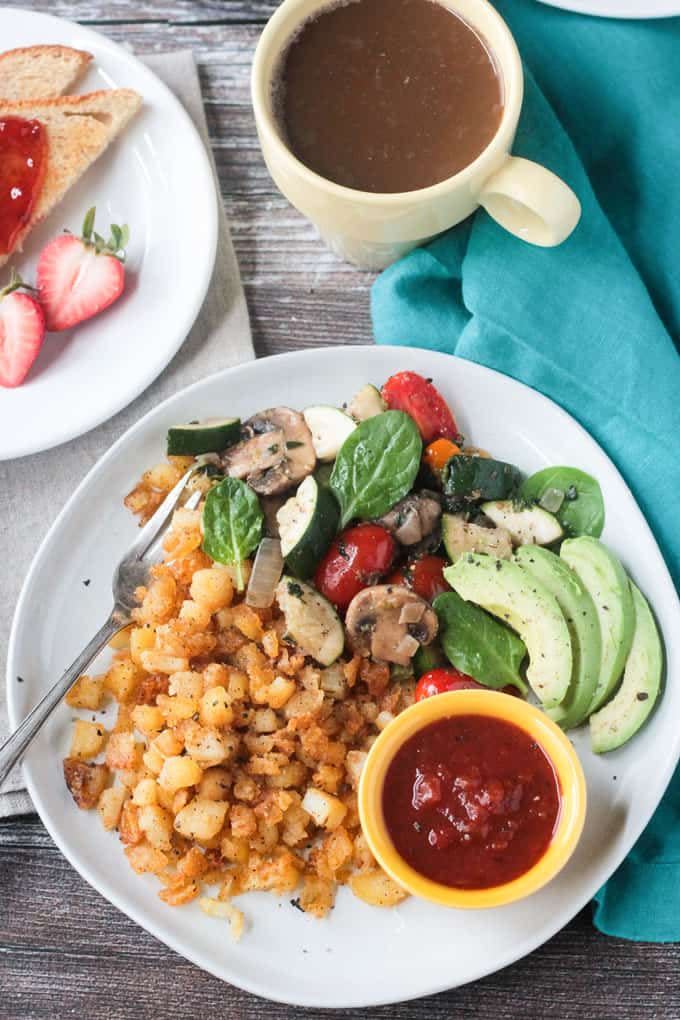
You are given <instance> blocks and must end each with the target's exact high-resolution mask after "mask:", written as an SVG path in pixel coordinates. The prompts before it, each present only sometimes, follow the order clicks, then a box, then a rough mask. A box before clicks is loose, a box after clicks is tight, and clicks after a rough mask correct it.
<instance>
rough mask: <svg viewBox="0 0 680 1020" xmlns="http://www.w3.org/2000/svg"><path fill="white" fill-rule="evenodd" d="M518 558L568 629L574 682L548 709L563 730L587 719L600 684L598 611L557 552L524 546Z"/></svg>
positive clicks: (577, 578) (518, 552)
mask: <svg viewBox="0 0 680 1020" xmlns="http://www.w3.org/2000/svg"><path fill="white" fill-rule="evenodd" d="M515 560H516V561H517V563H519V564H520V566H522V567H524V569H525V570H526V571H528V572H529V573H530V574H531V576H532V577H535V578H536V580H537V581H540V582H541V584H542V585H544V587H546V588H547V589H548V591H549V592H550V594H551V595H553V596H554V597H555V599H556V600H557V604H558V606H559V607H560V609H561V610H562V613H563V615H564V619H565V620H566V623H567V627H568V628H569V636H570V638H571V650H572V654H573V664H572V677H571V684H570V685H569V690H568V691H567V696H566V698H565V699H564V701H563V702H562V704H561V705H558V706H557V708H553V709H551V710H550V711H549V712H548V715H549V716H550V718H551V719H554V720H555V722H556V723H559V725H560V726H561V727H562V729H564V730H569V729H571V728H572V727H574V726H578V725H579V724H580V723H582V722H583V720H584V719H585V718H586V716H587V714H588V711H589V709H590V703H591V701H592V700H593V695H594V693H595V688H596V687H597V680H598V677H599V674H600V651H601V641H600V624H599V622H598V619H597V610H596V609H595V604H594V602H593V600H592V599H591V597H590V595H589V594H588V592H587V591H586V589H585V588H584V587H583V584H582V582H581V581H580V579H579V577H578V575H577V574H576V573H575V572H574V571H573V570H572V569H571V568H570V567H568V566H567V564H566V563H565V562H564V560H561V559H560V557H559V556H557V555H556V553H553V552H550V550H549V549H540V548H538V547H537V546H533V545H525V546H523V547H522V548H521V549H518V550H517V552H516V553H515Z"/></svg>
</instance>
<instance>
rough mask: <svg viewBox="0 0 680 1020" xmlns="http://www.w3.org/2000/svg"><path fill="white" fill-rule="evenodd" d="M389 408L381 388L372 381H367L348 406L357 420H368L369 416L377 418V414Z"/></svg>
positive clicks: (348, 409)
mask: <svg viewBox="0 0 680 1020" xmlns="http://www.w3.org/2000/svg"><path fill="white" fill-rule="evenodd" d="M386 410H387V404H386V403H385V401H384V400H383V398H382V396H381V395H380V390H379V389H378V388H377V386H374V385H373V384H372V383H366V385H365V386H362V387H361V389H360V390H359V392H358V393H356V394H355V395H354V396H353V397H352V399H351V401H350V404H349V407H348V408H347V413H348V414H351V416H352V417H353V418H354V420H355V421H366V419H367V418H375V416H376V414H382V413H383V411H386Z"/></svg>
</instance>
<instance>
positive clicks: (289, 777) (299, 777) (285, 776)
mask: <svg viewBox="0 0 680 1020" xmlns="http://www.w3.org/2000/svg"><path fill="white" fill-rule="evenodd" d="M306 778H307V766H306V765H305V764H304V763H303V762H301V761H291V762H289V763H288V764H287V765H284V766H283V768H282V769H281V771H280V772H279V774H278V775H277V776H267V785H268V786H273V787H275V788H277V789H282V790H286V789H289V788H290V787H294V786H301V785H302V784H303V783H304V781H305V779H306Z"/></svg>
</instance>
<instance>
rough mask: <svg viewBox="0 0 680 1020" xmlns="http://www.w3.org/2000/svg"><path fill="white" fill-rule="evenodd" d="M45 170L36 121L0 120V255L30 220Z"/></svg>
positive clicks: (41, 134)
mask: <svg viewBox="0 0 680 1020" xmlns="http://www.w3.org/2000/svg"><path fill="white" fill-rule="evenodd" d="M46 167H47V135H46V132H45V129H44V127H43V126H42V124H41V123H40V122H39V121H37V120H25V119H24V118H23V117H0V255H6V254H7V253H8V252H11V251H12V249H13V248H14V244H15V241H16V239H17V236H18V234H19V233H20V231H21V229H22V228H23V227H24V225H25V224H26V223H28V221H29V220H30V218H31V214H32V212H33V210H34V208H35V204H36V202H37V201H38V197H39V195H40V191H41V188H42V184H43V179H44V177H45V170H46Z"/></svg>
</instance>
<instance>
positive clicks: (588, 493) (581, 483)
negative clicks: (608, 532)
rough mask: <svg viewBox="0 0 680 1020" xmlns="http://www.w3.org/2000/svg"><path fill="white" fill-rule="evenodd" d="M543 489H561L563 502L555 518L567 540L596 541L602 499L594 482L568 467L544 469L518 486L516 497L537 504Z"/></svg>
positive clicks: (600, 519) (580, 472)
mask: <svg viewBox="0 0 680 1020" xmlns="http://www.w3.org/2000/svg"><path fill="white" fill-rule="evenodd" d="M547 489H561V491H562V492H563V493H564V501H563V503H562V505H561V506H560V508H559V510H556V511H555V517H557V519H558V521H559V522H560V524H561V525H562V527H563V528H564V530H565V531H566V533H567V534H568V535H569V536H571V537H574V538H575V537H577V536H578V535H592V537H593V538H599V537H600V535H601V534H602V529H603V528H604V500H603V498H602V490H601V489H600V484H599V482H598V481H597V479H595V478H593V477H592V475H587V474H586V473H585V471H579V469H578V468H572V467H547V468H543V470H542V471H537V472H536V474H535V475H532V476H531V478H527V480H526V481H525V482H524V484H523V485H522V488H521V490H520V496H521V498H522V499H525V500H526V501H527V502H538V501H539V500H540V499H541V497H542V496H543V494H544V492H546V490H547Z"/></svg>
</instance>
